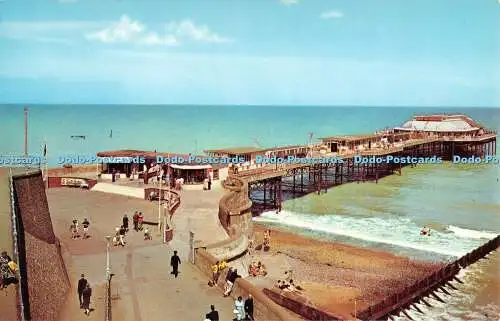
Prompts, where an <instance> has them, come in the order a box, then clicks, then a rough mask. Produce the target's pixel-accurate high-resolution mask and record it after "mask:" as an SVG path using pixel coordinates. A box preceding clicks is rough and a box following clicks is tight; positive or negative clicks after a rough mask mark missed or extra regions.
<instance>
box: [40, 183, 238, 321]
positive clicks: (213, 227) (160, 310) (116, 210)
mask: <svg viewBox="0 0 500 321" xmlns="http://www.w3.org/2000/svg"><path fill="white" fill-rule="evenodd" d="M48 194H49V196H48V200H49V206H50V212H51V216H52V220H53V222H54V231H55V233H56V235H57V236H58V237H59V238H60V239H61V242H62V244H63V246H64V247H65V248H66V249H67V250H68V252H69V257H68V258H67V262H68V265H69V266H68V270H69V274H70V277H71V278H72V283H73V289H72V290H71V291H72V292H71V293H70V297H69V300H68V304H67V305H66V310H65V311H63V315H62V320H63V321H66V320H67V321H80V320H82V321H83V320H99V321H102V320H103V319H104V306H105V305H104V285H105V282H104V279H105V264H106V257H105V249H106V244H105V241H104V236H105V235H106V234H109V233H110V231H112V228H113V227H115V226H117V225H119V224H120V222H121V217H122V216H123V213H125V212H128V213H130V211H131V210H134V209H138V210H141V211H143V212H144V213H145V214H146V218H148V217H149V216H150V217H152V218H153V217H155V216H156V214H155V213H157V205H156V203H154V202H149V201H146V200H141V199H138V198H132V197H124V196H120V195H114V194H108V193H97V192H95V193H94V192H89V191H85V190H80V189H69V188H57V189H51V190H49V193H48ZM220 195H222V191H221V190H212V191H182V196H181V197H182V200H181V206H180V207H179V209H178V210H177V212H176V213H175V215H174V224H176V226H175V227H176V228H177V230H176V231H175V232H174V240H173V241H172V244H169V245H168V246H167V245H163V244H161V239H160V237H159V236H158V235H157V233H156V230H155V229H154V228H153V241H144V240H143V238H142V233H137V232H134V231H131V232H129V235H128V236H127V241H128V245H127V246H126V247H124V248H122V247H112V248H111V268H112V272H113V273H114V274H115V276H114V277H113V293H114V297H117V299H115V300H113V320H115V321H117V320H119V321H129V320H130V321H169V320H172V321H180V320H203V317H204V315H205V314H206V313H207V312H208V311H209V310H210V304H214V305H215V306H216V308H217V310H218V311H219V313H220V315H221V320H232V317H233V315H232V310H233V302H232V299H230V298H223V297H222V295H221V293H220V292H219V291H218V290H216V289H213V288H210V287H208V285H207V282H208V279H207V278H206V277H205V276H204V275H203V274H202V273H201V272H200V271H199V270H198V269H197V268H196V267H194V266H193V265H191V264H189V263H188V262H187V257H188V253H187V251H188V250H187V249H188V247H187V245H188V240H189V234H188V233H186V232H184V230H185V229H187V228H188V226H191V227H192V228H193V230H194V232H195V234H196V235H197V236H199V237H200V238H202V239H203V240H206V241H210V240H213V242H215V241H218V240H222V239H224V238H225V237H226V236H225V232H224V229H223V228H222V226H220V225H219V224H220V223H219V222H218V219H217V214H216V213H217V211H218V200H219V199H220ZM200 208H202V209H200ZM215 209H216V210H217V211H215ZM73 217H76V218H78V219H81V218H83V217H88V218H89V219H90V221H91V229H90V234H91V235H92V237H91V238H90V239H87V240H81V239H78V240H71V236H70V233H69V231H68V226H69V223H70V222H71V220H72V219H73ZM183 245H185V246H183ZM173 250H178V251H179V254H180V257H181V260H182V264H181V267H180V271H181V274H180V275H179V277H178V278H177V279H175V278H174V277H173V276H172V275H171V274H170V267H169V264H170V256H171V255H172V252H173ZM81 273H85V274H86V276H87V279H88V280H89V282H90V283H91V285H92V286H93V292H94V295H93V298H92V307H94V308H95V311H93V312H92V313H91V315H90V317H87V316H85V315H84V313H83V310H80V309H79V304H78V300H77V295H76V290H75V288H76V287H75V286H76V284H77V281H78V278H79V276H80V274H81Z"/></svg>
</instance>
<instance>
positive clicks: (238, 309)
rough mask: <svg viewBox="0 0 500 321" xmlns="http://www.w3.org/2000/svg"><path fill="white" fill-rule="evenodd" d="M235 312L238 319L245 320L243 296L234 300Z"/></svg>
mask: <svg viewBox="0 0 500 321" xmlns="http://www.w3.org/2000/svg"><path fill="white" fill-rule="evenodd" d="M234 314H235V315H236V320H243V319H244V318H245V303H244V302H243V298H242V297H241V296H239V297H238V299H237V300H236V301H234Z"/></svg>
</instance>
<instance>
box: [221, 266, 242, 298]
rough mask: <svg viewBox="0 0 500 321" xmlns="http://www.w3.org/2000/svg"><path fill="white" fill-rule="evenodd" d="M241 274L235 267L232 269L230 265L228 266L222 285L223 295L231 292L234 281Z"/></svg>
mask: <svg viewBox="0 0 500 321" xmlns="http://www.w3.org/2000/svg"><path fill="white" fill-rule="evenodd" d="M240 277H241V275H239V274H238V270H237V269H233V268H232V267H229V270H228V271H227V274H226V285H225V286H224V296H225V297H226V296H229V294H231V291H232V290H233V286H234V282H235V281H236V279H237V278H240Z"/></svg>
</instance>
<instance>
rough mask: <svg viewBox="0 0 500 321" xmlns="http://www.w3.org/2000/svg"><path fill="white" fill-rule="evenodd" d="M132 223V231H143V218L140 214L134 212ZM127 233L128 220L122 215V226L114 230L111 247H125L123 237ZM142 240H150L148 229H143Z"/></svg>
mask: <svg viewBox="0 0 500 321" xmlns="http://www.w3.org/2000/svg"><path fill="white" fill-rule="evenodd" d="M132 222H133V224H134V230H135V231H136V232H139V231H142V230H143V223H144V216H143V215H142V212H139V211H135V212H134V216H133V217H132ZM128 231H129V218H128V216H127V214H125V215H123V218H122V225H121V226H120V227H117V228H115V236H114V237H113V245H114V246H118V245H121V246H125V245H126V244H127V243H126V242H125V236H126V235H127V233H128ZM144 240H152V236H151V232H150V231H149V229H148V228H145V229H144Z"/></svg>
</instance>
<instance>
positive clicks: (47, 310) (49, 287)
mask: <svg viewBox="0 0 500 321" xmlns="http://www.w3.org/2000/svg"><path fill="white" fill-rule="evenodd" d="M14 191H15V198H16V208H17V210H16V214H17V215H18V217H19V226H20V229H19V233H20V234H21V235H20V240H21V246H20V250H19V252H20V259H19V261H20V262H22V261H23V260H25V262H26V279H27V285H28V289H27V290H28V293H29V308H30V312H31V316H32V320H33V321H54V320H58V319H59V313H60V311H61V308H62V306H63V305H64V303H65V300H66V297H67V294H68V291H69V289H70V281H69V278H68V275H67V272H66V267H65V265H64V261H63V258H62V255H61V249H60V245H59V241H58V239H57V238H56V236H55V234H54V230H53V228H52V221H51V218H50V213H49V206H48V203H47V198H46V195H45V186H44V183H43V180H42V175H41V172H40V171H35V172H32V173H28V174H20V175H15V176H14ZM23 243H24V246H22V245H23ZM21 255H22V256H23V257H24V258H23V257H21ZM20 266H21V267H22V265H20Z"/></svg>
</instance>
